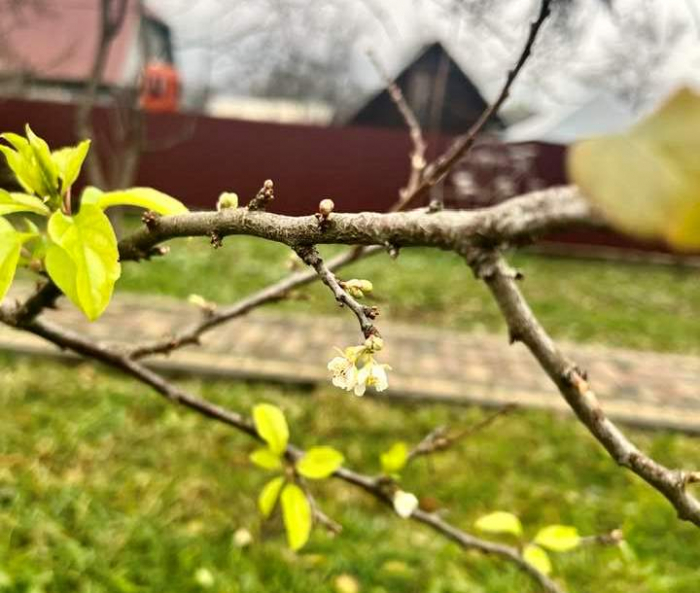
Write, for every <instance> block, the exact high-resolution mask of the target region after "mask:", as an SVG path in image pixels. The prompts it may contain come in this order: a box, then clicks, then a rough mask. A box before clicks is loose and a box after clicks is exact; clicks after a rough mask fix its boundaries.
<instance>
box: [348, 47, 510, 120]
mask: <svg viewBox="0 0 700 593" xmlns="http://www.w3.org/2000/svg"><path fill="white" fill-rule="evenodd" d="M395 82H396V84H397V85H398V86H399V88H400V89H401V91H402V92H403V94H404V96H405V97H406V100H407V101H408V103H409V105H410V106H411V108H412V109H413V111H414V113H415V114H416V117H417V118H418V121H419V122H420V124H421V127H422V128H423V130H424V131H426V132H428V131H430V132H437V131H441V132H446V133H462V132H465V131H466V130H467V129H468V128H469V126H470V125H471V124H473V123H474V122H475V121H476V120H477V119H478V117H479V116H480V115H481V113H482V112H483V111H484V109H486V107H487V106H488V104H487V103H486V101H485V100H484V98H483V97H482V95H481V93H480V92H479V89H478V88H477V87H476V85H475V84H474V83H473V82H472V81H471V79H470V78H469V77H468V76H467V75H466V74H465V73H464V71H463V70H462V69H461V68H460V67H459V65H458V64H457V62H455V60H454V59H453V58H452V56H450V54H449V53H448V52H447V50H446V49H445V48H444V47H443V46H442V44H440V43H437V42H436V43H433V44H431V45H429V46H427V47H425V48H423V50H422V51H421V52H420V53H419V54H418V56H417V57H416V58H415V59H414V60H413V61H411V62H410V63H409V64H408V65H407V66H406V67H405V68H404V69H403V70H402V71H401V73H400V74H399V75H398V76H397V77H396V79H395ZM346 123H348V124H354V125H368V126H382V127H405V125H406V124H405V123H404V121H403V118H402V117H401V114H400V113H399V111H398V109H397V108H396V105H395V104H394V102H393V100H392V99H391V96H390V95H389V93H388V91H387V90H386V89H385V90H382V91H380V92H378V93H377V94H376V95H374V96H373V97H371V98H370V99H369V100H368V101H367V102H366V103H364V104H363V105H362V107H360V108H359V109H358V110H357V111H356V112H355V114H354V115H352V116H351V117H349V118H348V119H347V120H346ZM489 127H491V128H492V129H493V128H496V129H502V128H503V123H502V122H501V120H500V119H498V118H497V117H495V118H493V120H492V122H491V124H490V126H489Z"/></svg>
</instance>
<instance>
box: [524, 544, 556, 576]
mask: <svg viewBox="0 0 700 593" xmlns="http://www.w3.org/2000/svg"><path fill="white" fill-rule="evenodd" d="M523 560H525V562H527V563H528V564H530V565H531V566H534V567H535V568H536V569H537V570H539V571H540V572H541V573H542V574H551V573H552V562H551V560H550V559H549V555H548V554H547V552H545V551H544V550H543V549H542V548H540V547H539V546H535V545H533V544H528V545H527V546H525V549H524V550H523Z"/></svg>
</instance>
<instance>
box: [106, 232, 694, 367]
mask: <svg viewBox="0 0 700 593" xmlns="http://www.w3.org/2000/svg"><path fill="white" fill-rule="evenodd" d="M171 245H172V252H171V253H170V254H169V255H168V256H167V257H164V258H160V259H157V260H154V261H152V262H150V263H146V264H141V265H134V264H128V265H125V266H124V275H123V278H122V279H121V280H120V283H119V285H118V286H119V289H120V290H127V291H138V292H145V293H149V292H158V293H161V294H168V295H172V296H176V297H179V298H185V297H187V296H188V295H189V294H191V293H197V294H201V295H202V296H204V297H206V298H208V299H210V300H213V301H215V302H219V303H229V302H233V301H235V300H236V299H239V298H241V297H243V296H245V295H247V294H249V293H250V292H251V291H253V290H255V289H259V288H262V287H264V286H265V285H267V284H268V283H269V282H271V281H274V280H278V279H280V278H282V277H284V275H285V274H286V273H287V272H288V270H287V268H286V263H287V262H288V257H289V253H290V251H289V249H287V248H285V247H284V246H280V245H277V244H273V243H270V242H266V241H262V240H258V239H252V238H245V237H228V238H226V239H225V240H224V246H223V248H221V249H219V250H216V251H214V250H213V249H212V248H211V247H210V246H209V245H208V242H207V241H206V240H204V239H189V240H184V241H174V242H172V244H171ZM323 251H324V252H325V253H335V252H337V249H333V248H325V249H324V250H323ZM511 260H512V263H513V264H514V265H516V266H517V267H518V268H519V269H520V270H521V271H522V272H523V273H524V274H525V281H524V282H523V290H524V292H525V294H526V296H527V297H528V299H529V302H530V304H531V306H532V307H533V309H534V310H535V312H536V314H537V315H538V316H539V318H540V320H541V321H542V323H543V324H544V326H545V327H547V328H548V329H550V331H551V332H552V333H553V334H554V336H555V337H558V338H564V339H568V340H572V341H583V342H597V343H604V344H610V345H615V346H623V347H629V348H635V349H652V350H660V351H675V352H685V353H695V354H699V353H700V271H699V270H697V269H691V268H680V267H670V266H663V265H651V264H635V263H619V262H618V263H611V262H605V261H593V260H579V259H568V258H554V257H545V256H540V255H533V254H522V253H518V254H515V255H514V256H513V257H512V258H511ZM340 275H341V277H342V278H351V277H361V278H367V279H369V280H371V281H372V282H373V283H374V286H375V299H374V300H373V302H374V303H375V304H377V305H378V306H379V307H380V309H381V313H382V316H381V318H380V321H381V320H391V321H404V322H408V323H425V324H430V325H436V326H442V327H450V328H459V329H465V330H472V329H477V330H486V331H502V329H503V322H502V319H501V317H500V315H499V313H498V311H497V310H496V307H495V305H494V304H493V302H492V299H491V297H490V295H489V294H488V292H487V290H486V289H485V287H484V286H483V285H482V284H481V283H479V282H476V281H475V280H474V279H473V278H472V274H471V272H470V270H469V269H468V268H467V267H466V266H465V265H464V263H463V262H462V260H460V259H459V258H458V257H457V256H455V255H454V254H450V253H444V252H440V251H437V250H427V249H405V250H403V251H402V253H401V255H400V257H399V258H398V260H396V261H392V260H391V259H390V258H389V257H388V256H387V255H384V254H381V255H377V256H375V257H373V258H370V259H367V260H365V261H363V262H360V263H358V264H355V265H353V266H350V267H349V268H347V269H346V270H345V271H343V272H341V273H340ZM298 296H300V297H301V298H300V299H297V300H294V301H292V302H286V303H282V304H277V305H272V306H271V307H270V308H275V309H277V310H294V311H305V312H321V313H324V314H345V313H346V312H345V311H339V309H338V307H337V305H336V303H335V302H334V301H333V299H332V298H331V297H330V295H329V293H328V291H327V289H325V288H324V287H322V286H313V287H311V288H309V289H303V290H302V291H301V292H300V293H299V295H298Z"/></svg>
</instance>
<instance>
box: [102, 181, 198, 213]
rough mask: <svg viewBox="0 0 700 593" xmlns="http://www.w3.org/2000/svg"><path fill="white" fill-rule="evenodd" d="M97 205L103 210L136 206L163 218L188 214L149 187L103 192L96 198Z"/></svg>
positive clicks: (175, 202)
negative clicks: (111, 207) (113, 207)
mask: <svg viewBox="0 0 700 593" xmlns="http://www.w3.org/2000/svg"><path fill="white" fill-rule="evenodd" d="M97 205H98V206H99V207H100V208H102V209H103V210H105V209H106V208H109V207H110V206H136V207H138V208H145V209H146V210H153V212H157V213H158V214H163V215H164V216H167V215H170V214H183V213H185V212H188V210H187V207H186V206H185V205H184V204H183V203H182V202H180V201H179V200H176V199H175V198H173V197H171V196H169V195H168V194H164V193H163V192H160V191H158V190H157V189H152V188H150V187H132V188H131V189H125V190H121V191H110V192H105V193H103V194H101V195H100V196H99V197H98V199H97Z"/></svg>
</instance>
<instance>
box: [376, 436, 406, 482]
mask: <svg viewBox="0 0 700 593" xmlns="http://www.w3.org/2000/svg"><path fill="white" fill-rule="evenodd" d="M379 460H380V461H381V464H382V471H383V472H384V473H385V474H398V473H399V472H400V471H401V470H402V469H403V468H404V467H406V463H407V462H408V445H407V444H406V443H404V442H403V441H399V442H397V443H394V444H393V445H392V446H391V447H390V449H389V450H388V451H385V452H384V453H382V454H381V455H380V456H379Z"/></svg>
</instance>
